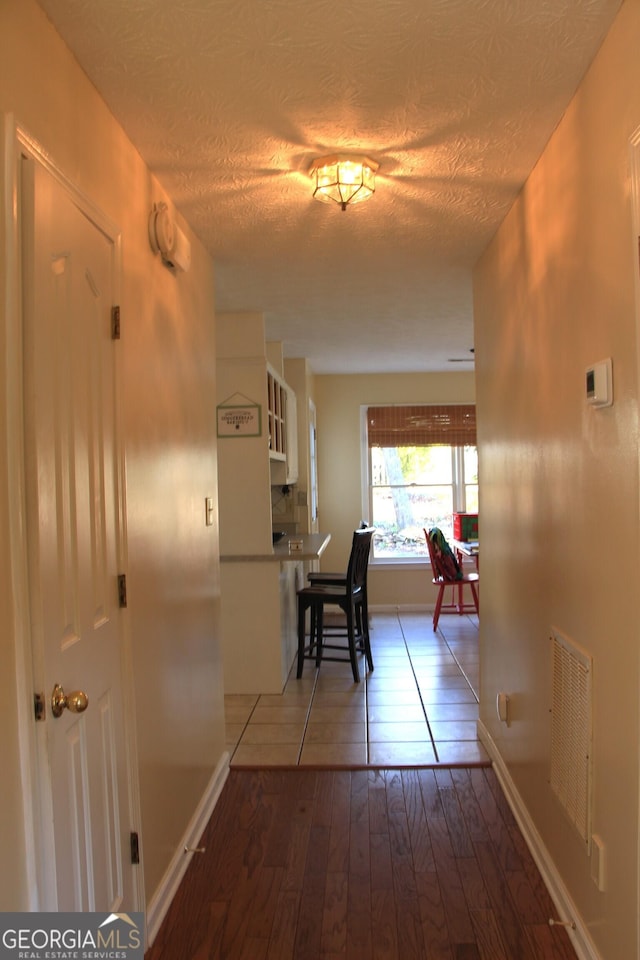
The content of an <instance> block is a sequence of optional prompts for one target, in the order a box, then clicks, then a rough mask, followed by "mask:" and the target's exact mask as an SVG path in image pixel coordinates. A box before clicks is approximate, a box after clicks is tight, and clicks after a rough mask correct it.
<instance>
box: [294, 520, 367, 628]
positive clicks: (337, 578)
mask: <svg viewBox="0 0 640 960" xmlns="http://www.w3.org/2000/svg"><path fill="white" fill-rule="evenodd" d="M368 527H369V524H368V523H367V521H366V520H363V521H362V522H361V524H360V527H359V529H360V530H367V529H368ZM367 569H368V568H367ZM346 579H347V571H346V570H344V571H342V572H341V573H337V572H336V571H335V570H333V571H332V570H326V571H325V570H312V571H311V572H310V573H308V574H307V580H308V581H309V583H311V584H317V583H322V584H330V585H333V586H335V585H340V586H341V585H342V584H344V583H345V582H346ZM362 589H363V590H364V602H363V603H362V604H358V606H357V607H356V616H357V617H361V616H362V617H364V618H365V620H366V629H367V630H370V628H371V624H370V621H369V602H368V597H367V576H366V573H365V578H364V584H363V586H362ZM356 629H358V630H359V631H360V632H362V631H363V629H364V626H363V624H362V623H357V624H356Z"/></svg>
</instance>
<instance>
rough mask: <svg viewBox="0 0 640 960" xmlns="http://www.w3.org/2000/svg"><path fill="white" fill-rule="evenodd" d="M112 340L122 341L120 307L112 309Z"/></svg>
mask: <svg viewBox="0 0 640 960" xmlns="http://www.w3.org/2000/svg"><path fill="white" fill-rule="evenodd" d="M111 339H112V340H119V339H120V307H111Z"/></svg>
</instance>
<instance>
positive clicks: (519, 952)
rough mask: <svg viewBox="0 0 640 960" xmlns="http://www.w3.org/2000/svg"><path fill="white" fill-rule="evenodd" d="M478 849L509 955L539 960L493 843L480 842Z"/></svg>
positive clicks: (483, 872)
mask: <svg viewBox="0 0 640 960" xmlns="http://www.w3.org/2000/svg"><path fill="white" fill-rule="evenodd" d="M474 846H475V849H476V857H477V860H478V863H479V866H480V869H481V871H482V874H483V876H484V882H485V885H486V887H487V890H488V891H489V896H490V897H491V903H492V906H493V909H494V911H495V914H496V917H497V921H498V923H499V925H500V930H501V932H502V937H503V940H504V942H505V946H506V949H507V955H508V956H509V957H518V960H536V958H535V955H534V954H533V952H532V949H531V945H530V942H529V940H528V938H527V936H526V934H525V932H524V926H523V924H522V922H521V920H520V917H519V916H518V912H517V910H516V907H515V904H514V903H513V900H512V898H511V892H510V890H509V884H508V882H507V880H506V878H505V876H504V873H503V872H502V870H501V869H500V863H499V860H498V857H497V856H496V851H495V848H494V846H493V844H491V843H487V842H486V841H482V840H480V841H477V842H476V843H475V844H474Z"/></svg>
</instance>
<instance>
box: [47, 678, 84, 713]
mask: <svg viewBox="0 0 640 960" xmlns="http://www.w3.org/2000/svg"><path fill="white" fill-rule="evenodd" d="M88 706H89V697H88V696H87V695H86V693H83V692H82V690H72V692H71V693H68V694H67V693H65V692H64V690H63V689H62V687H61V686H60V684H59V683H56V685H55V686H54V688H53V693H52V694H51V713H52V714H53V715H54V717H61V716H62V714H63V713H64V711H65V710H70V711H71V713H84V711H85V710H86V709H87V707H88Z"/></svg>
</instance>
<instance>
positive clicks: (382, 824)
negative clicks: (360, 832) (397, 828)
mask: <svg viewBox="0 0 640 960" xmlns="http://www.w3.org/2000/svg"><path fill="white" fill-rule="evenodd" d="M367 780H368V784H369V791H368V793H369V827H370V830H371V833H388V832H389V820H388V816H387V784H386V780H385V773H384V770H369V771H368V772H367Z"/></svg>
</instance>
